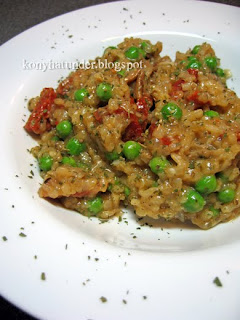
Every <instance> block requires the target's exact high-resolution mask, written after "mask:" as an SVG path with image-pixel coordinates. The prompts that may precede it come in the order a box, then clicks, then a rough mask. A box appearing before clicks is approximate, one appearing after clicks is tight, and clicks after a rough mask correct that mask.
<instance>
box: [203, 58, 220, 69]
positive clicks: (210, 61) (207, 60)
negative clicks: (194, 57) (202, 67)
mask: <svg viewBox="0 0 240 320" xmlns="http://www.w3.org/2000/svg"><path fill="white" fill-rule="evenodd" d="M204 61H205V63H206V65H207V66H208V68H209V69H211V70H212V71H214V70H215V69H216V68H217V59H216V58H215V57H207V58H205V59H204Z"/></svg>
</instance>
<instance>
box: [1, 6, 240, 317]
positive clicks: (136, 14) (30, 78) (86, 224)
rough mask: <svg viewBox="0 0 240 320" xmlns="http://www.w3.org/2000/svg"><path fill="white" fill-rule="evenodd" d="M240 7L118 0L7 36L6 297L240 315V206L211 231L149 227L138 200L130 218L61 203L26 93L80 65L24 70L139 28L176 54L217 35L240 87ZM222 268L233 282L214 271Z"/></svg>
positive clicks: (120, 312) (43, 310) (77, 313)
mask: <svg viewBox="0 0 240 320" xmlns="http://www.w3.org/2000/svg"><path fill="white" fill-rule="evenodd" d="M239 16H240V9H239V8H235V7H230V6H224V5H217V4H213V3H207V2H196V1H186V2H184V3H183V2H182V1H169V0H168V1H167V2H165V1H152V0H151V1H150V0H148V1H147V2H146V1H143V2H142V1H138V2H116V3H111V4H105V5H100V6H96V7H90V8H86V9H83V10H78V11H75V12H72V13H69V14H66V15H63V16H60V17H57V18H55V19H52V20H50V21H47V22H45V23H43V24H40V25H38V26H36V27H34V28H32V29H30V30H28V31H27V32H24V33H23V34H20V35H19V36H17V37H15V38H14V39H12V40H11V41H9V42H7V43H6V44H5V45H3V46H2V47H1V49H0V61H1V68H0V70H1V73H0V77H1V113H2V120H1V125H0V137H1V138H0V139H1V168H0V176H1V180H0V197H1V204H0V212H1V222H0V255H1V263H0V293H1V294H2V295H3V296H4V297H5V298H7V299H9V300H10V301H11V302H12V303H14V304H16V305H17V306H19V307H20V308H22V309H24V310H26V311H27V312H29V313H31V314H32V315H34V316H36V317H38V318H41V319H54V320H56V319H58V320H59V319H60V320H62V319H64V320H65V319H66V320H72V319H74V320H75V319H76V320H82V319H94V320H113V319H114V320H123V319H125V320H128V319H138V320H142V319H151V320H154V319H164V320H168V319H185V320H186V319H193V318H194V319H195V320H197V319H201V320H202V319H218V320H221V319H224V320H225V319H231V320H235V319H240V307H239V301H238V297H239V295H240V272H239V269H240V232H239V230H240V218H238V219H236V220H234V221H232V222H229V223H227V224H221V225H219V226H217V227H216V228H214V229H212V230H209V231H202V230H198V229H194V228H186V227H183V226H180V225H176V226H171V225H169V226H168V225H160V224H157V223H156V224H155V225H154V226H153V227H150V226H144V227H141V224H142V223H143V221H140V222H137V221H136V219H135V217H134V215H133V213H131V212H130V213H127V214H125V216H124V220H123V222H121V223H119V222H118V220H117V219H113V220H111V221H109V222H108V223H103V224H100V223H99V221H97V220H95V219H90V220H89V219H87V218H86V217H83V216H81V215H79V214H77V213H75V212H71V211H67V210H65V209H63V208H60V207H56V206H53V205H52V204H51V203H49V202H47V201H45V200H42V199H40V198H39V197H38V195H37V189H38V187H39V182H41V179H40V178H39V174H38V171H37V169H36V162H35V161H34V160H33V158H32V156H31V155H30V154H29V153H28V152H27V149H29V148H31V147H32V146H33V145H36V143H35V142H34V141H33V139H32V138H31V137H29V136H27V135H26V133H25V132H24V130H23V128H22V126H23V124H24V122H23V119H24V120H26V114H28V111H27V109H26V101H25V99H26V98H30V97H32V96H35V95H38V94H39V92H40V91H41V89H42V88H43V87H48V86H54V87H56V86H57V80H58V79H59V78H60V77H61V76H66V75H67V74H68V73H69V70H47V71H46V72H43V71H40V70H24V61H25V62H27V65H26V64H25V68H26V67H27V68H28V69H29V65H28V63H29V62H45V63H46V62H50V60H52V61H53V62H63V61H68V62H73V61H75V59H77V58H78V59H79V60H80V59H88V58H94V57H95V56H96V55H98V54H101V52H102V51H103V48H105V47H107V46H109V45H114V44H116V43H118V42H120V41H121V40H122V39H123V38H124V37H125V36H130V35H132V36H141V37H142V38H148V39H150V40H152V41H154V42H155V41H157V40H160V41H162V42H163V44H164V53H170V55H171V56H172V57H173V58H174V53H175V51H176V50H182V51H185V50H187V49H188V48H189V47H192V46H193V45H195V44H199V43H202V42H204V41H208V42H209V43H211V44H212V46H213V47H214V49H215V50H216V52H217V54H218V56H219V57H220V58H221V59H222V66H223V67H224V68H229V69H231V70H232V72H233V78H232V80H230V81H229V86H230V87H232V88H233V87H234V88H235V90H236V92H237V93H238V95H239V94H240V63H239V56H240V42H239V30H240V20H239ZM30 164H34V165H33V166H31V165H30ZM31 170H33V172H34V177H33V179H30V178H29V177H28V176H31V173H30V171H31ZM16 175H17V176H16ZM13 206H14V207H13ZM32 222H35V223H32ZM150 223H151V222H150ZM139 227H140V228H141V229H138V228H139ZM161 227H162V229H161ZM21 228H24V229H21ZM21 232H22V233H24V234H26V235H27V237H21V236H19V234H20V233H21ZM4 236H5V237H7V239H8V240H7V241H3V240H2V237H4ZM135 236H136V237H135ZM66 245H67V248H66ZM35 255H36V256H37V259H35V258H34V256H35ZM42 272H44V273H45V275H46V280H45V281H43V280H41V273H42ZM216 276H218V277H219V279H220V280H221V281H222V283H223V287H217V286H216V285H215V284H214V283H213V280H214V278H215V277H216ZM88 279H89V280H88ZM100 297H106V298H107V302H105V303H103V302H102V301H101V300H100ZM144 297H145V298H144ZM124 301H125V302H126V303H124Z"/></svg>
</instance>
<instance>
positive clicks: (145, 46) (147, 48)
mask: <svg viewBox="0 0 240 320" xmlns="http://www.w3.org/2000/svg"><path fill="white" fill-rule="evenodd" d="M140 46H141V49H143V50H144V51H145V52H146V53H151V52H152V46H151V44H149V43H148V42H145V41H144V42H142V43H141V45H140Z"/></svg>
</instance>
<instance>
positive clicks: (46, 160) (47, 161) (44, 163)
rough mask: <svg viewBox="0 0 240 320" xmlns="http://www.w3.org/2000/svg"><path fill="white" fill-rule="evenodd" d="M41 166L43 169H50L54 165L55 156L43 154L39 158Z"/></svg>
mask: <svg viewBox="0 0 240 320" xmlns="http://www.w3.org/2000/svg"><path fill="white" fill-rule="evenodd" d="M38 163H39V167H40V169H41V170H42V171H49V170H51V168H52V165H53V158H52V157H50V156H49V155H47V156H43V157H41V158H40V159H39V160H38Z"/></svg>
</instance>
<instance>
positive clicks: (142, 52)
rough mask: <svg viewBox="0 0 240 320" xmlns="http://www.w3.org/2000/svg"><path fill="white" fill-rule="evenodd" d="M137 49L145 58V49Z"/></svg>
mask: <svg viewBox="0 0 240 320" xmlns="http://www.w3.org/2000/svg"><path fill="white" fill-rule="evenodd" d="M138 50H139V53H140V54H141V55H142V56H143V58H146V56H147V53H146V51H144V50H143V49H141V48H139V49H138Z"/></svg>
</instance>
